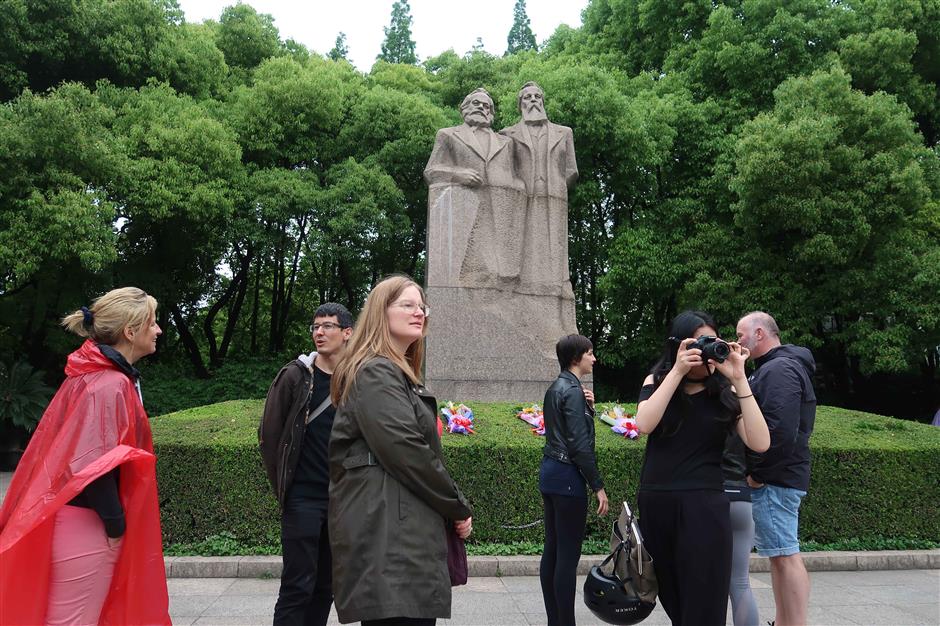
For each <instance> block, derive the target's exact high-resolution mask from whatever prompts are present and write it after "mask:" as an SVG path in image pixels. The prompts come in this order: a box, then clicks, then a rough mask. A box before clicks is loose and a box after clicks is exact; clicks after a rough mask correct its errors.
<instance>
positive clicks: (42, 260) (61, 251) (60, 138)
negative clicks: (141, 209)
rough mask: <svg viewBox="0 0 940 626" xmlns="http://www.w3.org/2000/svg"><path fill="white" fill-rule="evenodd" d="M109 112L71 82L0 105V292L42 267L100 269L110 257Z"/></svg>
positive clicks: (115, 161)
mask: <svg viewBox="0 0 940 626" xmlns="http://www.w3.org/2000/svg"><path fill="white" fill-rule="evenodd" d="M112 119H113V113H112V112H111V111H109V110H108V109H107V107H104V106H102V105H101V103H100V102H99V101H98V99H97V98H96V97H95V95H94V94H92V93H91V92H90V91H88V89H86V88H85V87H84V86H82V85H78V84H75V83H67V84H64V85H62V86H61V87H59V88H57V89H55V90H53V91H51V92H50V93H49V94H48V95H47V96H39V95H36V94H33V93H32V92H30V91H26V92H24V93H23V94H22V95H21V96H20V97H19V98H17V99H16V100H14V101H13V102H12V103H11V104H10V105H9V106H5V107H3V108H2V109H0V204H2V205H3V207H4V209H3V210H2V211H0V285H2V289H0V291H2V292H8V291H13V290H17V289H19V288H21V287H23V286H25V285H26V284H27V283H29V282H30V281H31V280H32V279H33V277H34V275H36V274H37V273H38V272H39V271H40V270H41V268H43V267H44V266H49V265H52V266H54V265H56V264H65V265H68V264H77V265H79V266H81V267H83V268H85V269H87V270H90V271H100V270H102V269H104V268H105V267H107V265H108V263H110V262H111V261H113V260H115V259H116V256H117V252H116V248H115V243H116V239H115V232H114V230H113V229H112V221H113V219H114V217H115V207H114V205H113V203H112V202H111V199H110V197H109V193H108V188H107V187H108V184H109V182H110V181H111V180H112V179H113V177H114V176H116V175H117V174H118V171H119V169H120V164H121V162H122V161H121V158H120V149H119V147H118V146H117V145H116V142H115V138H114V137H113V135H112V133H111V130H110V126H111V122H112Z"/></svg>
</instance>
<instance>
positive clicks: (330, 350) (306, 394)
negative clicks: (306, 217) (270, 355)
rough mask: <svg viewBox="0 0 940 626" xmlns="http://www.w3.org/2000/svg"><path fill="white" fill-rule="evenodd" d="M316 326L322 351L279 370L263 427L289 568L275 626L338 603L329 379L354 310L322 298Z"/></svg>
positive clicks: (320, 613)
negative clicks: (331, 521) (330, 526)
mask: <svg viewBox="0 0 940 626" xmlns="http://www.w3.org/2000/svg"><path fill="white" fill-rule="evenodd" d="M310 332H311V334H312V336H313V342H314V344H315V345H316V351H315V352H311V353H310V354H309V355H304V354H302V355H300V356H299V357H297V359H295V360H293V361H291V362H290V363H288V364H287V365H285V366H284V367H282V368H281V371H280V372H278V374H277V377H275V379H274V382H273V383H271V388H270V389H269V390H268V397H267V400H265V403H264V415H263V417H262V419H261V427H260V429H259V433H258V438H259V443H260V445H261V455H262V457H263V459H264V466H265V470H266V471H267V474H268V480H269V481H270V482H271V486H272V487H273V488H274V492H275V494H276V495H277V499H278V502H279V503H280V504H281V554H282V555H283V560H284V568H283V572H282V574H281V588H280V591H279V593H278V598H277V604H276V605H275V607H274V624H275V625H281V624H283V625H288V624H291V625H293V624H297V625H304V626H323V625H325V624H326V621H327V618H328V617H329V614H330V606H331V605H332V603H333V589H332V554H331V552H330V539H329V533H328V531H327V503H328V502H329V485H330V480H329V476H330V474H329V458H328V455H327V448H328V446H329V442H330V431H331V430H332V428H333V417H334V415H335V413H336V408H335V407H334V406H333V405H332V404H331V403H330V378H331V376H332V374H333V368H334V367H335V366H336V364H337V363H338V362H339V359H340V356H341V355H342V353H343V350H344V349H345V347H346V342H347V341H349V338H350V336H351V335H352V315H350V313H349V311H348V310H347V309H346V307H344V306H343V305H341V304H336V303H333V302H328V303H326V304H323V305H321V306H320V307H319V308H318V309H317V310H316V312H315V313H314V315H313V324H311V326H310Z"/></svg>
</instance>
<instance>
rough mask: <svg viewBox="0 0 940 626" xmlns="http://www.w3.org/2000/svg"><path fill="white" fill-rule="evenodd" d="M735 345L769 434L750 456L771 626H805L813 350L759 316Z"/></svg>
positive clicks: (749, 320) (743, 325)
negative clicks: (770, 594) (803, 527)
mask: <svg viewBox="0 0 940 626" xmlns="http://www.w3.org/2000/svg"><path fill="white" fill-rule="evenodd" d="M737 335H738V343H740V344H741V345H742V346H744V347H746V348H747V349H748V350H750V358H751V359H754V362H755V364H756V365H757V369H756V370H755V371H754V373H753V374H751V376H750V378H748V382H749V384H750V387H751V392H752V393H753V394H754V398H755V399H756V400H757V404H758V406H760V409H761V412H763V414H764V419H766V420H767V427H768V429H769V430H770V448H769V449H768V450H767V451H766V452H764V453H763V454H750V455H749V456H748V470H749V475H748V477H747V481H748V484H749V485H750V486H751V488H752V489H753V491H752V492H751V501H752V504H753V515H754V538H755V544H756V547H757V553H758V554H760V555H761V556H766V557H770V574H771V581H772V583H773V589H774V603H775V605H776V609H777V614H776V619H775V620H774V622H773V623H774V624H775V626H791V625H795V624H801V625H802V624H806V611H807V606H808V604H809V588H810V585H809V574H808V573H807V572H806V567H805V566H804V565H803V558H802V557H801V556H800V542H799V539H798V531H799V512H800V502H801V501H802V500H803V496H805V495H806V492H807V490H808V489H809V476H810V455H809V437H810V435H811V434H812V432H813V423H814V421H815V419H816V393H815V391H814V390H813V379H812V377H813V373H814V372H815V371H816V362H815V360H814V359H813V355H812V353H811V352H810V351H809V350H808V349H806V348H803V347H801V346H794V345H790V344H781V343H780V329H779V327H778V326H777V322H776V321H775V320H774V318H773V317H771V316H770V315H768V314H767V313H764V312H763V311H753V312H751V313H748V314H747V315H745V316H744V317H742V318H741V320H740V321H739V322H738V326H737Z"/></svg>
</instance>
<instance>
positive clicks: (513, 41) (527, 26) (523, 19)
mask: <svg viewBox="0 0 940 626" xmlns="http://www.w3.org/2000/svg"><path fill="white" fill-rule="evenodd" d="M506 41H507V47H506V54H515V53H517V52H523V51H525V50H533V51H537V50H538V44H537V43H536V41H535V34H534V33H533V32H532V26H531V23H530V22H529V14H528V13H526V9H525V0H516V5H515V6H514V7H513V8H512V27H511V28H510V29H509V36H508V37H507V38H506Z"/></svg>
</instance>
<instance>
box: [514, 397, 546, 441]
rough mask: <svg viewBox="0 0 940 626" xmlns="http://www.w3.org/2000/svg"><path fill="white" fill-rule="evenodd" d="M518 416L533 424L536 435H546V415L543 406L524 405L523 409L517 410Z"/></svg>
mask: <svg viewBox="0 0 940 626" xmlns="http://www.w3.org/2000/svg"><path fill="white" fill-rule="evenodd" d="M516 417H518V418H519V419H521V420H522V421H523V422H525V423H526V424H528V425H529V426H532V427H533V428H532V432H533V433H534V434H536V435H539V436H542V437H544V436H545V417H544V416H543V415H542V407H540V406H539V405H537V404H533V405H532V406H527V407H524V408H523V409H522V410H521V411H516Z"/></svg>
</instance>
